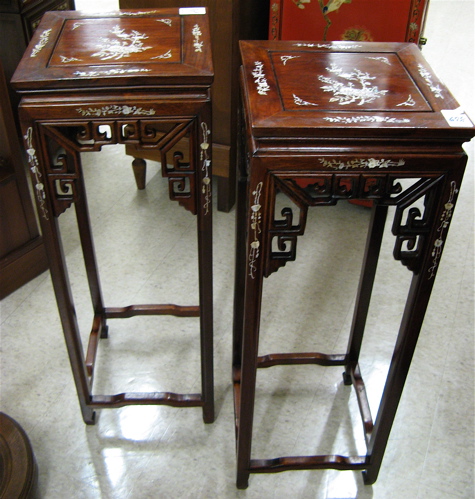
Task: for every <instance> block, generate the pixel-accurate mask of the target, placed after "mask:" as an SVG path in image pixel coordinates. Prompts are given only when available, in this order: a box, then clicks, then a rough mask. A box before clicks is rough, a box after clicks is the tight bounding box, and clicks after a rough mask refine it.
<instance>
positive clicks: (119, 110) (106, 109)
mask: <svg viewBox="0 0 475 499" xmlns="http://www.w3.org/2000/svg"><path fill="white" fill-rule="evenodd" d="M76 111H77V112H78V113H79V114H82V115H83V116H111V115H112V116H117V115H120V114H123V115H124V116H153V115H154V114H155V109H152V108H150V109H143V108H142V107H137V106H117V105H111V106H102V107H101V108H98V107H95V108H93V107H89V108H87V109H83V108H82V107H80V108H78V109H76Z"/></svg>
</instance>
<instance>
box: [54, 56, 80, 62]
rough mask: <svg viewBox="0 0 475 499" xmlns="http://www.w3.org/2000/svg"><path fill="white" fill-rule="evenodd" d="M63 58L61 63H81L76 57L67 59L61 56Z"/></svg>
mask: <svg viewBox="0 0 475 499" xmlns="http://www.w3.org/2000/svg"><path fill="white" fill-rule="evenodd" d="M59 57H60V58H61V62H62V63H64V64H67V63H68V62H75V61H80V60H81V59H77V58H76V57H65V56H64V55H60V56H59Z"/></svg>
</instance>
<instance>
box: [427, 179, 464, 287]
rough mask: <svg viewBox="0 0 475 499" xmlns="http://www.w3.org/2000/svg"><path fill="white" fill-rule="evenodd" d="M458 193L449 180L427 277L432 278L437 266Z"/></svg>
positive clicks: (455, 186) (453, 183)
mask: <svg viewBox="0 0 475 499" xmlns="http://www.w3.org/2000/svg"><path fill="white" fill-rule="evenodd" d="M457 193H458V189H457V184H456V182H455V181H452V182H450V194H449V199H448V200H447V202H446V203H445V206H444V208H445V209H444V211H443V212H442V216H441V217H440V225H439V227H438V228H437V232H438V233H439V237H438V238H437V239H436V240H435V241H434V248H433V249H432V258H433V260H432V266H431V267H430V268H429V270H428V272H429V279H433V278H434V277H435V274H436V272H437V267H438V266H439V261H440V257H441V255H442V249H443V248H442V246H443V245H444V238H445V237H446V236H447V231H448V228H449V225H450V219H451V218H452V215H453V211H454V208H455V203H454V200H455V196H456V195H457Z"/></svg>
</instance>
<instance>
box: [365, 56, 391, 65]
mask: <svg viewBox="0 0 475 499" xmlns="http://www.w3.org/2000/svg"><path fill="white" fill-rule="evenodd" d="M366 59H372V60H373V61H379V62H382V63H383V64H387V65H388V66H391V63H390V62H389V59H388V58H387V57H367V58H366Z"/></svg>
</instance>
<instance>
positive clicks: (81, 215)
mask: <svg viewBox="0 0 475 499" xmlns="http://www.w3.org/2000/svg"><path fill="white" fill-rule="evenodd" d="M75 160H76V161H77V165H78V166H77V169H78V171H79V175H78V179H77V180H76V186H77V190H78V193H79V196H77V200H76V202H75V208H76V209H75V211H76V220H77V224H78V228H79V237H80V239H81V247H82V252H83V257H84V264H85V267H86V275H87V280H88V284H89V291H90V294H91V300H92V305H93V309H94V315H101V316H102V330H101V338H107V325H106V317H105V313H104V310H105V309H104V302H103V298H102V291H101V284H100V279H99V269H98V266H97V260H96V252H95V249H94V242H93V236H92V230H91V221H90V218H89V209H88V204H87V197H86V187H85V184H84V176H83V173H82V168H81V156H80V154H79V153H77V154H76V158H75Z"/></svg>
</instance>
